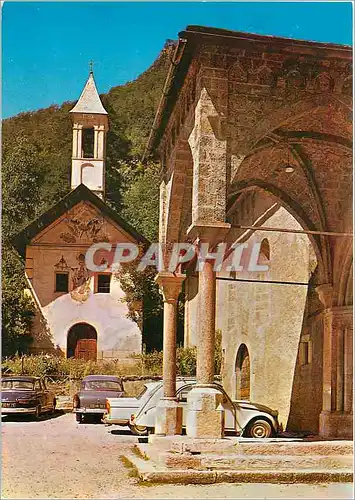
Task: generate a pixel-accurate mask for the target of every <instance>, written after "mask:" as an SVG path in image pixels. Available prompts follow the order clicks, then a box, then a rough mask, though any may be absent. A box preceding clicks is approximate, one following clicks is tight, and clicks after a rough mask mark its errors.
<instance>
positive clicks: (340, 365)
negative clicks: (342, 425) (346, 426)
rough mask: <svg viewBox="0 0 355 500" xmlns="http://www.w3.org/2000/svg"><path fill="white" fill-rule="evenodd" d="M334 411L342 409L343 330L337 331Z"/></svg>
mask: <svg viewBox="0 0 355 500" xmlns="http://www.w3.org/2000/svg"><path fill="white" fill-rule="evenodd" d="M336 340H337V351H336V352H337V376H336V411H339V412H342V411H344V330H343V329H342V328H339V329H338V331H337V339H336Z"/></svg>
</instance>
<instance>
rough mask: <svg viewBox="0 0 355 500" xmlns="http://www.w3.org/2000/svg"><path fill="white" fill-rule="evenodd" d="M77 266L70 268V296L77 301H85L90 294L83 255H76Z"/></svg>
mask: <svg viewBox="0 0 355 500" xmlns="http://www.w3.org/2000/svg"><path fill="white" fill-rule="evenodd" d="M78 264H79V265H78V267H73V268H72V269H71V271H72V273H71V284H72V290H71V292H70V296H71V298H72V299H74V300H76V301H77V302H85V301H86V300H87V299H88V298H89V295H90V278H91V275H90V272H89V271H88V269H87V267H86V265H85V255H84V254H80V255H79V257H78Z"/></svg>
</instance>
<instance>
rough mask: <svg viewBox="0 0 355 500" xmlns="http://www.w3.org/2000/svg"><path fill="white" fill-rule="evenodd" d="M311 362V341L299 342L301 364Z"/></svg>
mask: <svg viewBox="0 0 355 500" xmlns="http://www.w3.org/2000/svg"><path fill="white" fill-rule="evenodd" d="M310 363H312V341H311V340H308V341H306V342H301V343H300V364H301V365H302V366H304V365H309V364H310Z"/></svg>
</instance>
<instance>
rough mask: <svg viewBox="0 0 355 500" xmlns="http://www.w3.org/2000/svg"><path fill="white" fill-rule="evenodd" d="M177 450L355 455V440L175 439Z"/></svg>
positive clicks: (255, 453)
mask: <svg viewBox="0 0 355 500" xmlns="http://www.w3.org/2000/svg"><path fill="white" fill-rule="evenodd" d="M156 444H158V443H156ZM165 449H166V450H167V449H170V451H172V452H175V453H191V454H197V453H217V454H221V453H223V454H236V453H238V454H240V453H242V454H245V455H305V454H307V455H352V454H353V443H352V441H315V440H312V441H305V440H288V439H277V438H276V439H248V438H225V439H220V440H212V439H189V438H186V437H184V436H182V439H181V438H178V439H175V440H171V441H170V445H169V446H168V447H167V446H166V447H165Z"/></svg>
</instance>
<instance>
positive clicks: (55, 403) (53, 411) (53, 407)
mask: <svg viewBox="0 0 355 500" xmlns="http://www.w3.org/2000/svg"><path fill="white" fill-rule="evenodd" d="M56 406H57V400H56V398H54V399H53V406H52V410H51V413H55V410H56Z"/></svg>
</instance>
